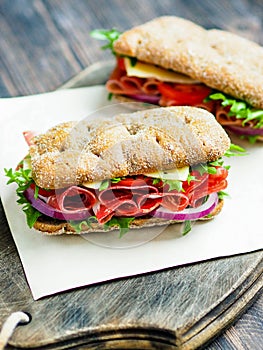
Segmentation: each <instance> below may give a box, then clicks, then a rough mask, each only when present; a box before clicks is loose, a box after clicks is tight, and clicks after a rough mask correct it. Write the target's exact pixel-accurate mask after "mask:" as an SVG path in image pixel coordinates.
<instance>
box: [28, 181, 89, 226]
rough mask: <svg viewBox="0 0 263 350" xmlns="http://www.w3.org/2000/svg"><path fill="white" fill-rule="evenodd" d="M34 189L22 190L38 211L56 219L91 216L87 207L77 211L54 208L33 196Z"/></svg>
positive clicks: (77, 218)
mask: <svg viewBox="0 0 263 350" xmlns="http://www.w3.org/2000/svg"><path fill="white" fill-rule="evenodd" d="M34 193H35V191H34V190H33V189H32V188H30V187H29V188H28V189H27V190H25V192H24V196H25V197H26V199H27V200H28V201H29V203H30V204H31V205H32V207H33V208H35V209H37V210H38V211H39V212H40V213H42V214H44V215H46V216H49V217H51V218H54V219H58V220H83V219H86V218H87V217H89V216H91V213H90V211H89V210H88V209H81V210H78V211H74V210H72V211H67V212H63V211H61V210H58V209H55V208H53V207H51V206H50V205H48V204H47V203H45V202H44V201H42V200H41V199H40V198H35V197H34Z"/></svg>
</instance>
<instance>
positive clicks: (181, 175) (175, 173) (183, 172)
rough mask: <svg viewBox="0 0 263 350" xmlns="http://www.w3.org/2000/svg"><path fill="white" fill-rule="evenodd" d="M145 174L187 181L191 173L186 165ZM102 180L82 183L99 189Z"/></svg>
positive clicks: (157, 177) (164, 178) (158, 177)
mask: <svg viewBox="0 0 263 350" xmlns="http://www.w3.org/2000/svg"><path fill="white" fill-rule="evenodd" d="M143 175H145V176H148V177H153V178H156V179H163V180H179V181H186V180H187V177H188V175H189V167H188V166H185V167H183V168H176V169H168V170H159V171H156V172H153V173H144V174H143ZM102 182H103V181H96V182H84V183H83V184H82V186H85V187H88V188H93V189H95V190H98V189H99V188H100V186H101V183H102Z"/></svg>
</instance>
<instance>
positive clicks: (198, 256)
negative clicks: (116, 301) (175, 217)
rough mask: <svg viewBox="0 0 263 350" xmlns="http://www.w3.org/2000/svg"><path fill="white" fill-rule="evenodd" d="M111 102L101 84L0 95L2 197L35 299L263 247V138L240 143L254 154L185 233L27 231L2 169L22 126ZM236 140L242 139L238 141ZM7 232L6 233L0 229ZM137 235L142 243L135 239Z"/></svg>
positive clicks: (18, 147)
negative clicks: (220, 202)
mask: <svg viewBox="0 0 263 350" xmlns="http://www.w3.org/2000/svg"><path fill="white" fill-rule="evenodd" d="M107 104H109V102H108V101H107V92H106V91H105V89H104V88H103V87H101V86H97V87H89V88H81V89H74V90H60V91H56V92H52V93H47V94H42V95H36V96H29V97H18V98H10V99H0V120H1V125H2V133H1V138H0V146H1V150H0V152H1V164H0V165H1V172H0V174H1V175H0V181H1V199H2V202H3V205H4V209H5V213H6V216H7V220H8V223H9V226H10V230H11V232H12V235H13V238H14V241H15V244H16V246H17V249H18V252H19V255H20V258H21V261H22V264H23V267H24V271H25V274H26V278H27V280H28V284H29V286H30V289H31V291H32V295H33V298H34V299H39V298H41V297H44V296H47V295H51V294H54V293H58V292H61V291H64V290H69V289H72V288H76V287H80V286H86V285H90V284H93V283H97V282H102V281H107V280H111V279H114V278H120V277H124V276H132V275H137V274H141V273H146V272H150V271H156V270H160V269H164V268H168V267H173V266H178V265H182V264H186V263H192V262H197V261H202V260H206V259H211V258H215V257H222V256H229V255H233V254H239V253H245V252H250V251H254V250H258V249H262V248H263V232H262V231H263V230H262V215H263V185H262V170H263V168H262V167H263V144H261V143H259V144H256V145H253V146H252V145H249V144H247V143H244V142H243V143H242V146H245V147H246V148H247V151H248V153H249V155H248V156H245V157H235V158H231V159H227V160H226V162H225V163H226V164H230V165H231V169H230V174H229V177H228V181H229V186H228V189H227V192H228V193H229V194H230V198H229V199H226V200H225V205H224V208H223V210H222V212H221V214H220V215H218V216H217V217H216V218H215V219H214V220H212V221H208V222H202V223H196V224H194V226H193V229H192V231H191V232H190V233H189V234H188V235H186V236H183V237H182V236H181V234H180V225H172V226H170V227H167V228H165V229H163V228H162V229H161V230H160V229H156V230H154V229H148V230H143V231H136V232H135V231H131V232H129V233H128V234H127V236H125V237H124V238H122V239H119V237H118V235H116V234H115V233H112V234H110V235H109V234H107V233H103V234H97V235H96V234H92V235H89V236H88V235H87V236H85V237H81V236H66V235H64V236H52V237H51V236H45V235H42V234H40V233H38V232H36V231H35V230H30V229H29V228H28V227H27V225H26V223H25V216H24V214H23V213H22V211H21V208H19V206H18V205H17V204H16V194H15V189H16V185H15V184H14V185H13V184H12V185H8V186H7V185H6V181H7V178H6V177H5V176H4V172H3V168H4V167H5V168H9V167H13V168H14V167H15V166H16V164H17V163H18V162H19V161H20V160H21V158H22V157H24V156H25V154H26V153H27V145H26V143H25V141H24V138H23V135H22V132H23V131H25V130H35V131H40V132H44V131H46V130H47V129H48V128H49V127H51V126H53V125H55V124H57V123H59V122H63V121H67V120H81V119H83V118H85V117H86V116H87V115H88V114H89V113H90V112H93V111H95V110H96V109H97V108H100V107H102V106H105V105H107ZM234 141H235V142H236V143H237V142H239V143H240V141H237V140H236V139H235V140H234ZM0 234H2V233H0ZM138 242H139V243H138Z"/></svg>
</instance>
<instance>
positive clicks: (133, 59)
mask: <svg viewBox="0 0 263 350" xmlns="http://www.w3.org/2000/svg"><path fill="white" fill-rule="evenodd" d="M129 59H130V62H131V66H132V67H134V66H136V63H137V61H138V59H137V58H136V57H129Z"/></svg>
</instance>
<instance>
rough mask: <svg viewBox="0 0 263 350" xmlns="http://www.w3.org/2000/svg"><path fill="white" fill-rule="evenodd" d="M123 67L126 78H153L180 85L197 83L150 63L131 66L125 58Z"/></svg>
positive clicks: (138, 62)
mask: <svg viewBox="0 0 263 350" xmlns="http://www.w3.org/2000/svg"><path fill="white" fill-rule="evenodd" d="M124 65H125V69H126V73H127V76H128V77H131V76H134V77H138V78H155V79H157V80H160V81H165V82H171V83H180V84H195V83H198V82H197V81H196V80H194V79H192V78H190V77H188V76H187V75H184V74H181V73H177V72H174V71H170V70H168V69H164V68H161V67H157V66H155V65H153V64H150V63H143V62H140V61H137V62H136V64H135V65H132V64H131V60H130V59H129V58H127V57H125V58H124Z"/></svg>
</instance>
